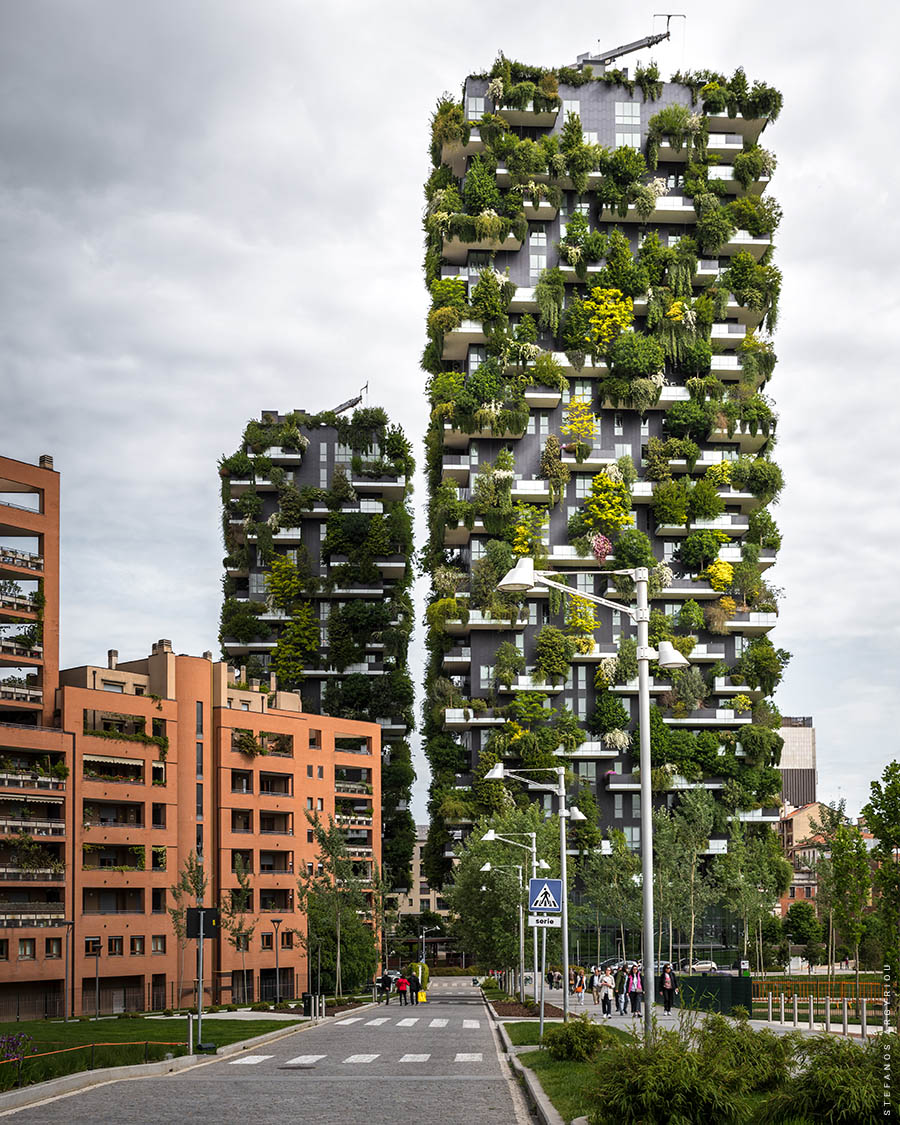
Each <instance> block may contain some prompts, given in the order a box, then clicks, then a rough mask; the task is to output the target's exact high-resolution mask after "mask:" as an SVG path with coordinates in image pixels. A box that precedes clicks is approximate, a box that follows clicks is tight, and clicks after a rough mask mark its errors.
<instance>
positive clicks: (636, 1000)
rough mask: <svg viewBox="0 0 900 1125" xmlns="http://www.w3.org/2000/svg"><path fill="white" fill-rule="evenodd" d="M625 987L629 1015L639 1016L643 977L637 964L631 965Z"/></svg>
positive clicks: (642, 993)
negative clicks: (629, 1006)
mask: <svg viewBox="0 0 900 1125" xmlns="http://www.w3.org/2000/svg"><path fill="white" fill-rule="evenodd" d="M626 989H627V992H628V1001H629V1003H630V1004H631V1015H632V1017H636V1016H639V1015H640V1014H641V999H642V997H643V995H644V979H643V977H642V976H641V970H640V967H639V966H638V965H632V966H631V969H630V970H629V972H628V981H627V983H626Z"/></svg>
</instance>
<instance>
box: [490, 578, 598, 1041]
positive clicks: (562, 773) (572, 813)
mask: <svg viewBox="0 0 900 1125" xmlns="http://www.w3.org/2000/svg"><path fill="white" fill-rule="evenodd" d="M529 561H530V560H529ZM532 585H534V583H532ZM528 589H531V586H529V587H528ZM563 589H565V587H563ZM549 772H552V770H550V769H527V770H508V769H507V768H506V767H505V766H504V765H503V763H502V762H498V763H497V764H496V765H495V766H491V768H490V769H489V770H488V771H487V773H486V774H485V775H484V779H485V781H503V780H505V779H506V778H507V777H509V778H512V780H513V781H522V782H524V783H525V784H526V785H527V786H529V788H531V789H543V790H548V789H549V790H550V791H551V792H553V791H554V786H552V785H548V784H546V783H541V782H536V781H532V780H531V779H530V778H527V777H525V776H524V775H525V774H529V773H544V774H546V773H549ZM555 791H556V795H557V797H558V798H559V873H560V879H561V880H562V903H561V906H562V911H561V914H562V918H561V922H562V955H563V1019H564V1020H567V1019H568V1018H569V888H568V883H567V881H566V820H567V819H568V818H569V817H571V818H572V820H584V819H585V816H584V813H582V812H581V811H580V810H579V809H576V808H575V807H574V806H573V807H572V808H571V809H567V808H566V767H565V766H557V767H556V786H555Z"/></svg>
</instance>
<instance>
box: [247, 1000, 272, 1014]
mask: <svg viewBox="0 0 900 1125" xmlns="http://www.w3.org/2000/svg"><path fill="white" fill-rule="evenodd" d="M250 1011H251V1012H268V1011H271V1008H270V1006H269V1005H268V1004H264V1003H262V1002H261V1001H260V1002H258V1003H256V1004H251V1005H250Z"/></svg>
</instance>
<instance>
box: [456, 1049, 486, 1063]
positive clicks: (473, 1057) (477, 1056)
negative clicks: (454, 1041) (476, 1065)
mask: <svg viewBox="0 0 900 1125" xmlns="http://www.w3.org/2000/svg"><path fill="white" fill-rule="evenodd" d="M453 1061H454V1062H481V1051H478V1052H477V1053H474V1054H469V1055H467V1054H465V1053H463V1054H458V1055H457V1056H456V1058H455V1059H454V1060H453Z"/></svg>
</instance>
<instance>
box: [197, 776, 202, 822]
mask: <svg viewBox="0 0 900 1125" xmlns="http://www.w3.org/2000/svg"><path fill="white" fill-rule="evenodd" d="M197 816H203V785H202V784H201V783H200V782H199V781H198V782H197Z"/></svg>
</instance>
